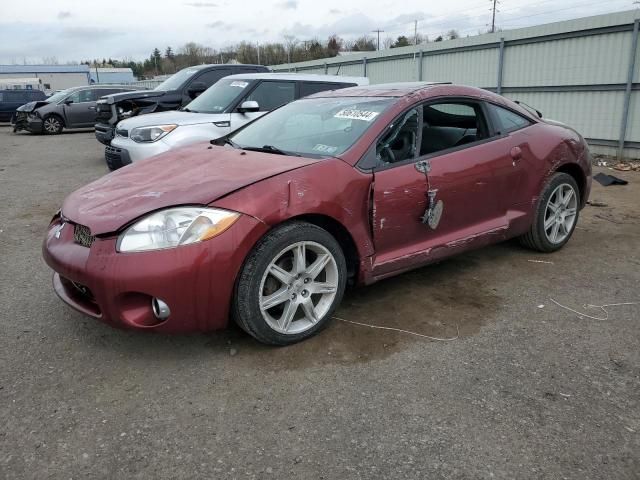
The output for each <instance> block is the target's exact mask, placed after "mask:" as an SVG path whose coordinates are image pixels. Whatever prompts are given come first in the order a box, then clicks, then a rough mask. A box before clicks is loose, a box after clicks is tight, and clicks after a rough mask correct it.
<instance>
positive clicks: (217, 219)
mask: <svg viewBox="0 0 640 480" xmlns="http://www.w3.org/2000/svg"><path fill="white" fill-rule="evenodd" d="M238 218H240V214H239V213H236V212H230V211H228V210H221V209H219V208H203V207H179V208H170V209H167V210H161V211H159V212H156V213H152V214H151V215H149V216H148V217H146V218H143V219H142V220H140V221H138V222H136V223H135V224H134V225H132V226H131V227H129V228H128V229H127V230H125V231H124V233H123V234H122V235H120V238H118V243H117V246H116V248H117V250H118V251H119V252H141V251H146V250H159V249H162V248H172V247H177V246H180V245H189V244H191V243H197V242H202V241H204V240H208V239H210V238H213V237H215V236H217V235H220V234H221V233H222V232H224V231H225V230H226V229H227V228H229V227H230V226H231V225H233V224H234V223H235V221H236V220H238Z"/></svg>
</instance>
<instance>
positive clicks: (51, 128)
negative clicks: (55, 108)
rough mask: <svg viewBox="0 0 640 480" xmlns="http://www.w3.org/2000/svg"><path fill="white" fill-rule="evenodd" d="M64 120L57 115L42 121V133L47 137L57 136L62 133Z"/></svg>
mask: <svg viewBox="0 0 640 480" xmlns="http://www.w3.org/2000/svg"><path fill="white" fill-rule="evenodd" d="M62 127H63V125H62V120H60V118H59V117H57V116H55V115H49V116H48V117H45V119H44V120H43V121H42V131H43V132H44V133H45V134H47V135H57V134H59V133H61V132H62Z"/></svg>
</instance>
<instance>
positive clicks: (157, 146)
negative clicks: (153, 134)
mask: <svg viewBox="0 0 640 480" xmlns="http://www.w3.org/2000/svg"><path fill="white" fill-rule="evenodd" d="M111 146H112V147H114V148H117V149H120V150H121V151H124V152H126V155H127V156H128V158H129V160H130V162H129V163H134V162H137V161H138V160H144V159H145V158H149V157H153V156H154V155H160V154H161V153H164V152H168V151H169V150H170V149H171V146H170V145H168V144H166V143H165V142H164V141H163V140H162V139H160V140H157V141H155V142H149V143H138V142H134V141H133V140H131V139H130V138H125V137H120V136H116V137H115V138H114V139H113V141H112V142H111Z"/></svg>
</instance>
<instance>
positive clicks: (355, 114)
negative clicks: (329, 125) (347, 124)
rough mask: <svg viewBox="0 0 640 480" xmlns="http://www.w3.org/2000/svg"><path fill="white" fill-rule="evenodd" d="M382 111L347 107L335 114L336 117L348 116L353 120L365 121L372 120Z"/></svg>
mask: <svg viewBox="0 0 640 480" xmlns="http://www.w3.org/2000/svg"><path fill="white" fill-rule="evenodd" d="M379 113H380V112H369V111H366V110H355V109H352V108H345V109H344V110H340V111H339V112H338V113H336V114H335V115H334V117H335V118H348V119H351V120H364V121H365V122H370V121H371V120H373V119H374V118H376V117H377V116H378V114H379Z"/></svg>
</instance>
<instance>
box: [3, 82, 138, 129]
mask: <svg viewBox="0 0 640 480" xmlns="http://www.w3.org/2000/svg"><path fill="white" fill-rule="evenodd" d="M132 90H135V88H134V87H126V86H118V85H92V86H86V87H73V88H68V89H67V90H61V91H60V92H57V93H54V94H53V95H51V96H50V97H49V98H47V99H45V100H40V101H35V102H29V103H27V104H26V105H23V106H21V107H20V108H18V109H17V110H16V115H15V124H14V127H13V131H14V132H17V131H19V130H27V131H29V132H32V133H45V134H47V135H55V134H57V133H61V132H62V130H63V129H64V128H87V127H92V126H93V125H94V124H95V123H96V100H98V98H100V97H102V96H103V95H110V94H112V93H120V92H129V91H132Z"/></svg>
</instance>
